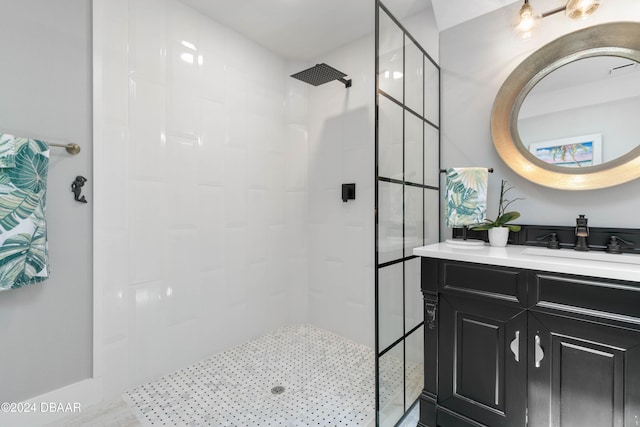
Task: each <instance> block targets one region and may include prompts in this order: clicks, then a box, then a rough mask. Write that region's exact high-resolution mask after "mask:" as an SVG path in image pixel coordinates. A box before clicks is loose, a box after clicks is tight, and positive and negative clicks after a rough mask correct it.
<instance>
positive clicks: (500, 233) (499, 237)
mask: <svg viewBox="0 0 640 427" xmlns="http://www.w3.org/2000/svg"><path fill="white" fill-rule="evenodd" d="M511 189H513V187H511V186H509V185H508V182H507V181H505V180H504V179H503V180H502V183H501V184H500V202H499V203H498V216H497V217H496V219H495V220H493V221H492V220H490V219H485V220H484V221H485V222H484V224H480V225H476V226H473V229H474V230H487V231H488V233H489V244H491V246H506V245H507V240H508V238H509V231H513V232H514V233H515V232H518V231H520V228H521V227H520V226H519V225H516V224H509V222H511V221H513V220H515V219H518V218H520V212H517V211H509V212H507V208H508V207H509V206H510V205H511V204H512V203H513V202H515V201H516V200H523V199H522V198H521V197H518V198H515V199H513V200H508V199H507V198H506V197H505V196H506V194H507V192H509V190H511Z"/></svg>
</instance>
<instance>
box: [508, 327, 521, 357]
mask: <svg viewBox="0 0 640 427" xmlns="http://www.w3.org/2000/svg"><path fill="white" fill-rule="evenodd" d="M509 348H510V349H511V352H512V353H513V355H514V356H515V358H516V362H519V361H520V331H516V337H515V338H514V339H513V341H511V345H510V346H509Z"/></svg>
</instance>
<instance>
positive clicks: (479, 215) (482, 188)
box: [446, 168, 489, 228]
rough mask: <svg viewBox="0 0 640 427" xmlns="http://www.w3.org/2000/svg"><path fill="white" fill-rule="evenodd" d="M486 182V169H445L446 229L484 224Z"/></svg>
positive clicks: (487, 175)
mask: <svg viewBox="0 0 640 427" xmlns="http://www.w3.org/2000/svg"><path fill="white" fill-rule="evenodd" d="M488 182H489V170H488V169H487V168H450V169H447V194H446V199H447V215H446V224H447V227H449V228H461V227H464V226H465V225H473V224H480V223H483V222H484V219H485V215H486V213H487V185H488Z"/></svg>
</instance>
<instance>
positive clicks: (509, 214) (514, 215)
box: [496, 211, 520, 225]
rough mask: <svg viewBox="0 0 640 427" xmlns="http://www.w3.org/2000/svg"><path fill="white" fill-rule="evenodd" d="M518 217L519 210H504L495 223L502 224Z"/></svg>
mask: <svg viewBox="0 0 640 427" xmlns="http://www.w3.org/2000/svg"><path fill="white" fill-rule="evenodd" d="M518 218H520V212H516V211H512V212H505V213H504V214H502V215H501V216H500V217H499V218H498V219H496V224H500V225H504V224H506V223H508V222H509V221H513V220H514V219H518Z"/></svg>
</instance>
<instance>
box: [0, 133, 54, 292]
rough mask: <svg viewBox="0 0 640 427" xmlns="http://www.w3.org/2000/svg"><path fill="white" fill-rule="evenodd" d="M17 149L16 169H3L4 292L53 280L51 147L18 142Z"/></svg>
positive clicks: (0, 263)
mask: <svg viewBox="0 0 640 427" xmlns="http://www.w3.org/2000/svg"><path fill="white" fill-rule="evenodd" d="M3 136H4V135H0V138H1V137H3ZM14 149H15V166H14V167H8V168H0V291H4V290H7V289H14V288H20V287H22V286H25V285H29V284H32V283H37V282H41V281H43V280H45V279H46V278H47V277H48V276H49V261H48V253H47V225H46V221H45V199H46V191H47V169H48V165H49V144H47V143H46V142H44V141H39V140H35V139H26V138H15V140H14Z"/></svg>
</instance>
